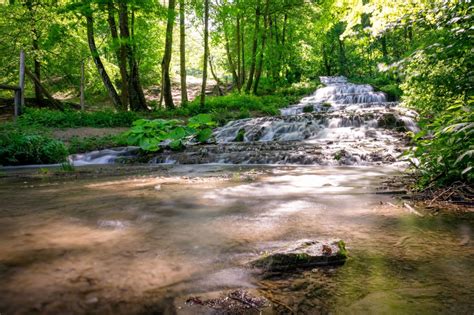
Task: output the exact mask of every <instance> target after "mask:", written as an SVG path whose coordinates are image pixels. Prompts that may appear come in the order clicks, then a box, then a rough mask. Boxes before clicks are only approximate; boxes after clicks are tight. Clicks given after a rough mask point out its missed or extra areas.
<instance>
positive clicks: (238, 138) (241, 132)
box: [234, 129, 245, 142]
mask: <svg viewBox="0 0 474 315" xmlns="http://www.w3.org/2000/svg"><path fill="white" fill-rule="evenodd" d="M244 139H245V129H240V130H239V132H237V136H235V139H234V141H235V142H244Z"/></svg>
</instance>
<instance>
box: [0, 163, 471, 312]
mask: <svg viewBox="0 0 474 315" xmlns="http://www.w3.org/2000/svg"><path fill="white" fill-rule="evenodd" d="M397 174H398V172H397V170H395V169H394V168H390V167H385V168H381V167H377V168H372V167H346V168H345V167H317V166H252V167H250V166H247V167H239V166H224V165H201V166H198V165H191V166H185V165H182V166H170V167H169V168H168V169H167V170H166V171H160V172H155V173H149V174H146V175H133V176H130V175H128V176H115V177H110V178H95V179H77V180H67V179H57V178H56V179H55V178H50V177H47V178H35V179H31V178H30V179H21V180H20V179H18V178H15V177H11V178H3V179H0V200H1V207H0V279H1V284H2V285H1V286H0V313H1V314H71V313H72V314H136V313H140V314H163V313H164V314H174V313H178V314H180V313H182V307H183V306H184V305H183V303H184V302H183V301H184V300H185V299H184V300H183V297H186V296H189V295H195V296H199V295H200V294H204V293H206V292H213V291H220V290H224V289H233V288H252V289H253V290H256V292H258V293H259V294H261V295H263V296H265V297H268V298H269V299H270V300H275V301H279V302H280V304H279V305H276V304H275V305H274V308H273V312H274V313H284V314H286V313H289V312H290V309H291V310H292V311H293V312H295V313H300V314H318V313H341V314H346V313H360V314H367V313H377V314H380V313H385V314H433V313H450V314H472V312H473V311H474V281H473V279H474V263H473V262H474V246H473V245H474V244H473V241H472V240H471V237H472V232H473V231H474V217H473V216H472V215H468V214H466V215H461V216H459V215H458V216H450V215H447V214H440V215H438V216H431V215H428V214H426V215H425V216H424V217H419V216H416V215H414V214H410V213H408V212H407V211H406V210H405V209H404V208H403V207H399V206H398V204H399V201H397V200H396V199H394V198H393V196H391V195H389V194H378V193H376V192H377V191H376V188H377V187H380V183H381V182H382V181H384V180H386V179H387V177H388V176H392V175H397ZM419 210H420V212H422V213H423V209H419ZM303 238H310V239H317V240H326V239H343V240H344V241H345V242H346V244H347V247H348V250H349V253H350V257H349V259H348V261H347V262H346V264H345V265H343V266H340V267H336V268H317V269H314V270H306V271H300V272H296V273H292V274H286V275H280V276H277V277H273V278H268V279H262V278H259V277H257V276H255V275H254V274H253V273H252V270H251V269H249V268H247V267H245V263H246V262H248V261H249V260H251V259H253V258H255V257H257V256H258V255H259V254H260V253H261V252H263V251H265V250H268V249H270V248H273V247H275V246H276V245H278V244H280V242H283V241H293V240H298V239H303ZM282 305H285V307H283V306H282Z"/></svg>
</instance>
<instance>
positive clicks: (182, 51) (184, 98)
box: [179, 0, 188, 106]
mask: <svg viewBox="0 0 474 315" xmlns="http://www.w3.org/2000/svg"><path fill="white" fill-rule="evenodd" d="M179 69H180V77H181V106H186V104H187V103H188V88H187V86H186V28H185V4H184V0H179Z"/></svg>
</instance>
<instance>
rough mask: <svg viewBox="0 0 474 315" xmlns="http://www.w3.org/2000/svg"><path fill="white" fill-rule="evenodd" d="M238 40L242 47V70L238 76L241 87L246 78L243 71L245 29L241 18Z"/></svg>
mask: <svg viewBox="0 0 474 315" xmlns="http://www.w3.org/2000/svg"><path fill="white" fill-rule="evenodd" d="M240 24H241V25H240V27H241V29H240V41H241V44H240V46H241V48H242V70H241V77H240V85H241V86H242V87H243V86H244V84H245V80H246V78H247V74H246V71H245V32H244V31H245V29H244V27H243V26H242V20H241V23H240Z"/></svg>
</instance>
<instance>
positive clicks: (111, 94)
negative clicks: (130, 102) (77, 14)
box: [86, 12, 122, 109]
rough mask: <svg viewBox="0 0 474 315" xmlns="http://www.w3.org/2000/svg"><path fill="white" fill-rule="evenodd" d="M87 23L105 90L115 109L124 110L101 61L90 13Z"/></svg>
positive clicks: (91, 46) (91, 48)
mask: <svg viewBox="0 0 474 315" xmlns="http://www.w3.org/2000/svg"><path fill="white" fill-rule="evenodd" d="M86 21H87V41H88V43H89V49H90V51H91V55H92V58H93V59H94V63H95V65H96V67H97V70H98V71H99V75H100V78H101V79H102V82H103V83H104V86H105V89H106V90H107V93H108V94H109V97H110V99H111V100H112V103H113V104H114V106H115V108H117V109H122V102H121V100H120V97H119V95H118V93H117V91H116V90H115V87H114V85H113V84H112V81H110V77H109V75H108V74H107V71H106V70H105V68H104V64H103V63H102V60H101V59H100V56H99V52H98V51H97V46H96V44H95V39H94V18H93V16H92V12H88V13H87V14H86Z"/></svg>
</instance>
